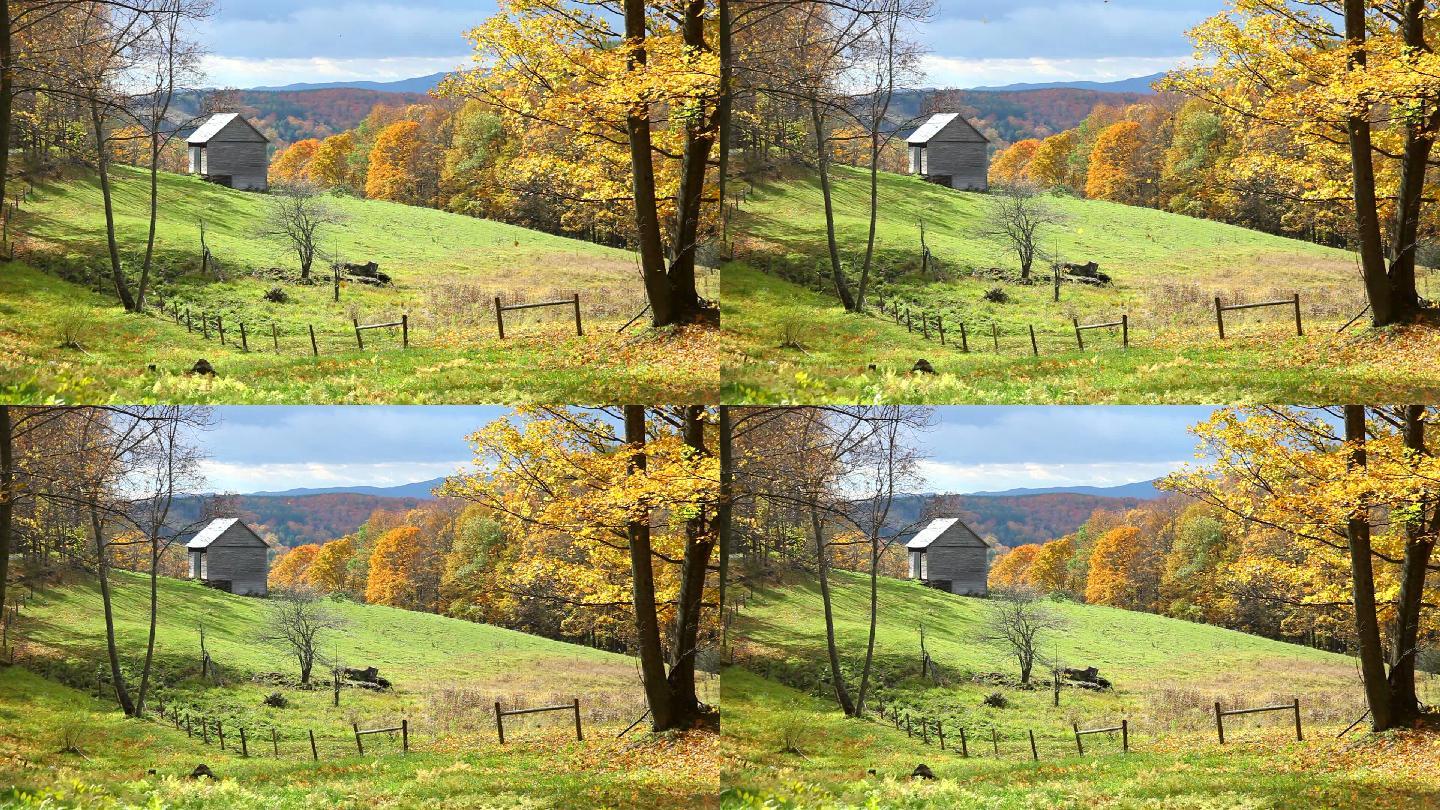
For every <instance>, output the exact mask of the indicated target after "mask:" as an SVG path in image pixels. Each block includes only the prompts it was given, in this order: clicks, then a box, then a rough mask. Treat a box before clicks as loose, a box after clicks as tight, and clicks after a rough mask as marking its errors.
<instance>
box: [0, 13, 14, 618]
mask: <svg viewBox="0 0 1440 810" xmlns="http://www.w3.org/2000/svg"><path fill="white" fill-rule="evenodd" d="M4 2H5V0H0V4H3V3H4ZM12 429H13V425H12V424H11V421H10V406H9V405H0V614H3V613H4V611H5V583H6V582H8V581H9V580H8V579H7V577H8V576H9V575H10V548H11V540H10V534H11V525H12V524H11V519H12V516H13V515H14V511H15V492H14V485H15V447H14V441H15V440H14V437H13V435H12V434H11V431H12Z"/></svg>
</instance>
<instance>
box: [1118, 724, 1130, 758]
mask: <svg viewBox="0 0 1440 810" xmlns="http://www.w3.org/2000/svg"><path fill="white" fill-rule="evenodd" d="M1120 746H1121V749H1122V750H1123V751H1124V752H1125V753H1127V754H1128V753H1130V721H1129V720H1128V719H1127V720H1121V721H1120Z"/></svg>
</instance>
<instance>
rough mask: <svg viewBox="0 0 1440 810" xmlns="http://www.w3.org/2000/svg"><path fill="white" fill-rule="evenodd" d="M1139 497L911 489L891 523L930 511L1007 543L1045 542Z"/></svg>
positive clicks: (898, 525)
mask: <svg viewBox="0 0 1440 810" xmlns="http://www.w3.org/2000/svg"><path fill="white" fill-rule="evenodd" d="M1142 502H1143V501H1141V500H1140V499H1139V498H1115V497H1108V496H1104V495H1084V494H1079V493H1073V492H1054V493H1044V494H1038V495H906V496H901V497H897V498H896V499H895V502H894V504H893V505H892V506H891V511H890V526H891V528H892V529H893V530H896V531H901V530H904V529H906V528H907V527H910V530H911V531H913V530H914V529H913V527H915V526H917V525H922V524H923V522H924V521H925V520H926V519H928V518H931V517H959V518H961V519H962V520H964V521H965V524H966V525H968V526H969V527H970V528H972V529H974V530H975V532H976V533H977V534H979V535H980V536H981V537H994V538H995V539H996V540H997V541H999V542H1000V543H1001V544H1003V545H1006V546H1019V545H1025V544H1027V543H1044V542H1046V541H1048V540H1054V539H1055V538H1057V537H1062V536H1064V535H1067V534H1069V533H1071V532H1073V531H1075V530H1076V529H1078V528H1080V526H1081V525H1083V524H1084V523H1085V521H1086V520H1088V519H1089V518H1090V515H1091V514H1092V513H1094V512H1095V511H1096V510H1111V511H1114V510H1124V509H1133V508H1134V507H1136V506H1138V505H1140V504H1141V503H1142Z"/></svg>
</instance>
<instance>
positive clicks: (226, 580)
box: [185, 518, 270, 596]
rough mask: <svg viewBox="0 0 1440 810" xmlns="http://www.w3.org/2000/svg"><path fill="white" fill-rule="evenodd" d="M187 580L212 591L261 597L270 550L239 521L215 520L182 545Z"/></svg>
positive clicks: (266, 591)
mask: <svg viewBox="0 0 1440 810" xmlns="http://www.w3.org/2000/svg"><path fill="white" fill-rule="evenodd" d="M185 549H186V551H188V552H189V553H190V578H191V579H198V580H200V581H201V582H203V583H205V584H206V585H209V586H210V587H212V588H219V589H220V590H222V591H229V592H230V593H235V594H240V595H241V596H265V595H266V594H267V593H268V592H269V591H268V588H267V587H266V584H267V583H268V582H269V580H270V556H269V555H270V546H269V544H267V543H266V542H265V541H264V540H262V539H260V535H258V534H256V533H255V532H254V531H252V530H251V528H250V527H249V526H246V525H245V524H244V523H242V522H241V521H240V519H239V518H217V519H215V520H212V521H210V523H209V524H208V525H207V526H206V527H205V528H203V529H201V530H200V532H199V533H198V534H196V535H195V536H194V537H192V538H191V539H190V542H188V543H186V544H185Z"/></svg>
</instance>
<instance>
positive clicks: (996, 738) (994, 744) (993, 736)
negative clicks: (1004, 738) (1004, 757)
mask: <svg viewBox="0 0 1440 810" xmlns="http://www.w3.org/2000/svg"><path fill="white" fill-rule="evenodd" d="M990 747H991V748H992V749H994V751H995V756H997V757H998V756H1000V735H999V734H997V733H996V732H995V727H994V726H991V727H990Z"/></svg>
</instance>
